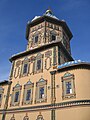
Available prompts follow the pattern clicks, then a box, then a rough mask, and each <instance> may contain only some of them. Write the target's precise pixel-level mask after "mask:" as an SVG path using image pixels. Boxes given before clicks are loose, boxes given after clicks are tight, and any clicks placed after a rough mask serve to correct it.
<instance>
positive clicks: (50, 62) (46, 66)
mask: <svg viewBox="0 0 90 120" xmlns="http://www.w3.org/2000/svg"><path fill="white" fill-rule="evenodd" d="M51 65H52V59H51V58H50V57H48V58H46V59H45V69H46V70H49V69H50V68H51Z"/></svg>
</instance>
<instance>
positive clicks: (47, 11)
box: [45, 7, 52, 15]
mask: <svg viewBox="0 0 90 120" xmlns="http://www.w3.org/2000/svg"><path fill="white" fill-rule="evenodd" d="M45 14H51V15H52V11H51V9H50V7H48V9H47V10H46V12H45Z"/></svg>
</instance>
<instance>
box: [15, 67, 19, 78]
mask: <svg viewBox="0 0 90 120" xmlns="http://www.w3.org/2000/svg"><path fill="white" fill-rule="evenodd" d="M19 75H20V67H16V68H15V70H14V77H15V78H17V77H18V76H19Z"/></svg>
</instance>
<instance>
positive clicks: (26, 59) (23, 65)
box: [21, 57, 29, 77]
mask: <svg viewBox="0 0 90 120" xmlns="http://www.w3.org/2000/svg"><path fill="white" fill-rule="evenodd" d="M25 65H27V70H26V72H25V73H24V67H25ZM25 69H26V68H25ZM28 73H29V59H28V58H27V57H26V58H25V59H24V60H23V62H22V69H21V76H22V77H24V76H27V75H28Z"/></svg>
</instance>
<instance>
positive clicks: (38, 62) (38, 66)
mask: <svg viewBox="0 0 90 120" xmlns="http://www.w3.org/2000/svg"><path fill="white" fill-rule="evenodd" d="M40 69H41V59H40V60H37V70H40Z"/></svg>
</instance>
